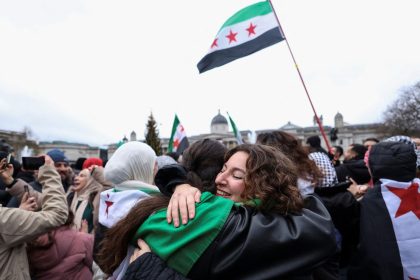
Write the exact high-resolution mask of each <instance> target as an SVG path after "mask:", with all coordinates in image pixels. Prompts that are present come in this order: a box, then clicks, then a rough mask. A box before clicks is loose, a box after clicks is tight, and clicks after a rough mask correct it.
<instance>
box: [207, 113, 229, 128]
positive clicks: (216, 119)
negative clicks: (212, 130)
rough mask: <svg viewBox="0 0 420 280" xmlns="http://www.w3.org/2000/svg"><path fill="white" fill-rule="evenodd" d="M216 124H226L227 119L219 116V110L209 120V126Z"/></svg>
mask: <svg viewBox="0 0 420 280" xmlns="http://www.w3.org/2000/svg"><path fill="white" fill-rule="evenodd" d="M216 124H228V121H227V119H226V118H225V117H223V116H222V115H221V114H220V110H219V113H218V114H217V115H216V116H215V117H214V118H213V119H212V120H211V125H216Z"/></svg>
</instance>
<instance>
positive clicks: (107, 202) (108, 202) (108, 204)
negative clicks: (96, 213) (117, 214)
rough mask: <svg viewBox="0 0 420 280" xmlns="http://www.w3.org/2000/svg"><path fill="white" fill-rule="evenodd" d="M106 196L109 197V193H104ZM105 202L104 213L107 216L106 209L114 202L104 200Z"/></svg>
mask: <svg viewBox="0 0 420 280" xmlns="http://www.w3.org/2000/svg"><path fill="white" fill-rule="evenodd" d="M106 197H107V198H108V199H109V194H106ZM105 204H106V209H105V214H106V217H107V218H108V209H109V207H111V206H112V204H114V202H112V201H109V200H105Z"/></svg>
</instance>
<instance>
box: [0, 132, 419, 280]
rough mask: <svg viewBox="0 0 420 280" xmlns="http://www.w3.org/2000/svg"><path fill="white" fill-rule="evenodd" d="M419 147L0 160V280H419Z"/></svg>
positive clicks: (133, 146) (141, 150) (195, 150)
mask: <svg viewBox="0 0 420 280" xmlns="http://www.w3.org/2000/svg"><path fill="white" fill-rule="evenodd" d="M419 141H420V139H418V138H411V137H408V136H400V135H398V136H393V137H389V138H384V139H381V141H379V140H378V139H374V138H370V139H366V140H365V141H364V142H363V143H354V144H352V145H350V146H349V147H348V148H347V149H346V150H343V148H342V147H340V146H333V147H332V149H331V151H326V150H325V149H324V148H323V147H321V140H320V137H319V136H316V135H315V136H311V137H309V138H308V139H307V140H306V141H305V142H304V143H302V142H301V141H300V140H299V139H297V138H295V136H293V135H291V134H289V133H286V132H283V131H272V132H266V133H262V134H259V135H258V137H257V139H256V143H255V144H249V143H246V144H241V145H238V146H236V147H234V148H231V149H227V148H226V147H225V146H224V145H223V144H221V143H220V142H219V141H216V140H212V139H203V140H199V141H197V142H194V143H192V144H191V145H190V146H189V147H188V148H187V149H186V150H185V151H184V152H183V153H182V155H181V156H180V155H178V154H167V155H162V156H157V155H156V153H155V151H154V150H153V149H152V148H151V147H150V146H149V145H147V144H145V143H142V142H137V141H133V142H128V143H125V144H123V145H122V146H120V147H119V148H118V149H117V150H116V151H115V153H114V154H113V155H112V157H111V158H110V159H109V161H107V162H106V163H104V162H103V161H102V160H101V159H100V158H88V159H83V160H82V161H80V162H77V164H76V165H77V166H79V168H75V166H74V165H73V166H72V165H70V162H69V160H68V159H67V157H66V155H65V153H64V152H63V151H61V150H58V149H54V150H51V151H49V152H47V153H46V154H45V155H38V156H39V157H41V158H43V159H44V162H45V163H44V164H43V165H42V166H41V167H40V168H35V169H25V168H23V167H22V165H21V164H20V162H19V161H18V160H17V159H16V158H14V157H13V156H10V151H0V159H1V161H0V279H33V280H39V279H82V280H83V279H127V280H137V279H150V280H153V279H174V280H176V279H322V280H324V279H325V280H330V279H331V280H335V279H337V280H338V279H420V258H419V257H418V256H419V253H418V252H420V189H419V186H420V179H419V178H420V175H419V174H420V143H419ZM178 156H179V158H178Z"/></svg>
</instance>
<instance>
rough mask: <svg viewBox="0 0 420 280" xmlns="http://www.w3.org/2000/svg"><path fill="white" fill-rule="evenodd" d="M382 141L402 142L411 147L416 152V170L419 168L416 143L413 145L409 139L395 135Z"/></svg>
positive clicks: (419, 161)
mask: <svg viewBox="0 0 420 280" xmlns="http://www.w3.org/2000/svg"><path fill="white" fill-rule="evenodd" d="M384 141H385V142H402V143H405V144H408V145H411V146H413V149H414V151H415V152H416V155H417V162H416V165H417V168H419V167H420V150H417V145H416V143H414V141H413V140H411V138H410V137H408V136H405V135H396V136H392V137H389V138H387V139H385V140H384Z"/></svg>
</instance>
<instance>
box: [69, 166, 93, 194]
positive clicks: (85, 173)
mask: <svg viewBox="0 0 420 280" xmlns="http://www.w3.org/2000/svg"><path fill="white" fill-rule="evenodd" d="M89 178H90V171H89V169H87V168H85V169H83V170H82V171H80V173H79V174H78V175H77V176H76V177H75V178H74V188H73V189H74V191H75V192H78V191H80V190H82V189H83V188H84V187H85V186H86V184H87V182H88V180H89Z"/></svg>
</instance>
